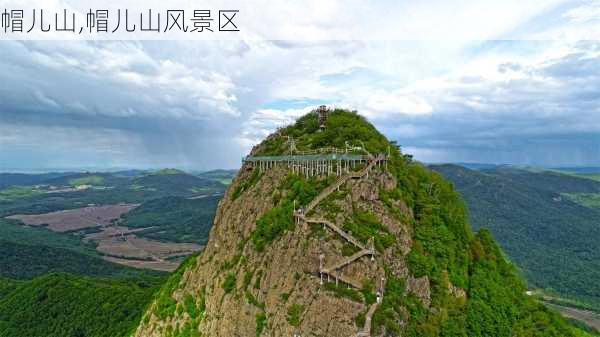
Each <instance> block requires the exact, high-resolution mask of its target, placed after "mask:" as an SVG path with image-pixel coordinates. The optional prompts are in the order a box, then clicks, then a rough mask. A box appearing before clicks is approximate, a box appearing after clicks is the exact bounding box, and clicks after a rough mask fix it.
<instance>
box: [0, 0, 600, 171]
mask: <svg viewBox="0 0 600 337" xmlns="http://www.w3.org/2000/svg"><path fill="white" fill-rule="evenodd" d="M351 2H352V4H354V5H348V4H349V2H344V1H342V0H339V1H326V2H323V1H319V2H317V1H314V2H313V1H307V2H306V4H307V6H306V8H307V9H306V10H307V11H309V12H310V13H314V15H312V16H309V17H308V18H307V17H306V16H304V15H300V16H294V15H293V13H292V14H290V11H291V9H290V8H288V7H286V5H285V4H279V5H277V6H279V7H273V6H271V7H270V10H271V11H276V10H280V11H283V12H285V11H287V13H288V14H289V15H292V16H287V17H286V18H287V19H286V20H283V19H281V21H280V22H279V24H280V25H281V27H282V30H283V31H284V33H282V37H286V38H287V39H279V37H281V36H277V38H278V39H277V40H272V39H270V38H271V37H272V36H270V35H269V34H268V33H265V34H263V37H262V38H261V36H260V35H258V37H257V35H252V36H250V35H248V34H240V35H239V36H240V38H239V39H234V40H215V41H0V170H2V171H7V170H21V171H24V170H48V169H75V168H86V169H110V168H158V167H178V168H183V169H194V170H206V169H213V168H236V167H238V166H239V164H240V159H241V157H242V156H243V155H244V154H246V153H247V151H248V150H249V148H250V147H251V146H252V144H255V143H256V142H258V141H260V139H262V138H263V137H265V136H266V135H267V134H269V133H270V132H272V131H273V130H274V129H275V128H276V127H278V126H281V125H285V124H287V123H290V122H292V121H293V120H294V119H295V118H297V117H298V116H300V115H302V114H304V113H306V112H308V111H310V110H311V109H312V108H314V107H315V106H317V105H319V104H327V105H330V106H336V107H345V108H351V109H356V110H358V111H359V112H360V113H361V114H363V115H365V116H367V117H368V119H369V120H370V121H372V122H373V123H374V124H375V125H376V126H377V127H378V128H379V129H380V130H381V131H382V132H383V133H384V134H385V135H387V136H388V137H389V138H390V139H394V140H397V141H398V142H399V144H401V145H402V147H403V149H404V151H405V152H408V153H412V154H413V155H414V156H415V158H417V159H419V160H421V161H425V162H479V163H510V164H519V165H538V166H542V165H543V166H584V165H585V166H592V165H596V166H600V42H598V40H597V38H598V37H597V36H598V35H597V33H598V32H600V30H598V28H599V27H600V2H598V1H549V2H547V3H546V5H544V6H543V7H540V6H539V5H536V4H535V2H531V3H529V2H528V1H518V2H512V1H504V2H502V3H500V4H496V5H495V7H490V6H488V7H486V6H483V7H482V6H481V5H480V4H481V2H476V1H473V2H469V1H461V2H460V6H458V5H457V6H455V7H452V6H451V7H448V6H447V5H442V4H441V3H437V2H436V3H432V4H431V6H430V7H424V6H423V5H422V4H421V2H419V4H416V2H414V1H412V2H406V3H404V2H403V7H402V8H401V10H400V9H398V8H395V9H394V10H395V11H391V12H390V13H387V14H388V15H384V14H386V6H384V5H383V4H385V2H381V3H379V4H378V5H379V9H378V11H379V12H377V13H378V15H380V16H379V17H378V18H377V20H374V19H373V18H371V19H369V20H366V21H361V20H362V19H361V17H362V15H363V13H364V10H365V6H367V3H366V2H364V1H358V0H356V1H354V0H353V1H351ZM278 3H282V2H278ZM394 3H397V2H394ZM410 3H414V5H410ZM388 5H389V6H395V5H393V4H388ZM294 6H295V7H296V8H299V5H298V4H297V2H296V3H295V5H294ZM0 7H1V6H0ZM301 7H302V6H301ZM424 8H426V11H425V9H424ZM425 12H426V13H425ZM242 13H243V11H242ZM338 16H339V17H341V18H343V20H341V23H340V24H339V25H347V26H348V27H349V30H343V29H341V28H343V27H340V26H339V25H338V24H336V23H335V22H337V21H335V20H332V19H331V18H332V17H338ZM313 21H314V22H313ZM332 21H334V22H332ZM290 22H291V23H290ZM359 23H368V24H369V25H373V27H375V28H374V31H375V32H377V31H379V30H382V31H387V32H390V31H391V32H393V31H394V30H396V31H402V32H404V34H400V35H398V36H396V37H393V36H388V35H382V36H383V37H384V38H385V40H382V39H378V35H377V33H373V34H374V35H366V34H365V31H364V30H361V31H357V32H356V34H357V35H356V36H358V38H356V39H351V38H352V36H353V35H352V34H350V35H349V37H350V38H348V35H344V36H342V34H341V33H340V31H342V32H344V34H348V33H347V32H348V31H352V30H351V28H350V27H354V26H356V25H357V24H359ZM294 24H295V25H294ZM242 29H243V27H242ZM411 31H419V32H420V34H421V35H423V36H419V34H417V37H418V38H417V39H408V38H407V36H406V32H411ZM382 34H383V33H382ZM295 37H297V38H295ZM331 37H333V38H334V39H329V38H331ZM324 39H326V40H324Z"/></svg>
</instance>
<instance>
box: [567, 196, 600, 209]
mask: <svg viewBox="0 0 600 337" xmlns="http://www.w3.org/2000/svg"><path fill="white" fill-rule="evenodd" d="M561 195H562V196H564V197H566V198H567V199H569V200H571V201H572V202H574V203H576V204H579V205H581V206H584V207H589V208H600V193H562V194H561Z"/></svg>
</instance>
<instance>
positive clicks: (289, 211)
mask: <svg viewBox="0 0 600 337" xmlns="http://www.w3.org/2000/svg"><path fill="white" fill-rule="evenodd" d="M330 183H331V180H329V179H324V180H316V179H312V178H311V179H306V178H304V177H303V176H299V175H296V174H290V175H289V176H288V177H287V178H286V179H285V180H284V182H283V183H282V184H281V186H280V187H279V188H278V193H277V194H276V195H275V196H274V198H273V199H274V200H273V202H274V204H275V206H274V207H273V208H271V209H270V210H268V211H267V212H266V213H265V214H263V215H262V216H261V217H260V218H259V219H258V220H257V221H256V229H255V230H254V231H253V232H252V234H251V236H250V240H251V241H252V243H253V244H254V247H255V248H256V249H257V250H258V251H262V250H263V249H264V248H265V247H266V245H267V244H269V243H271V242H272V241H273V240H275V239H277V238H279V237H280V236H282V235H283V234H284V233H285V232H287V231H289V230H292V229H293V228H294V217H293V212H294V203H295V205H296V208H299V207H302V206H305V205H306V204H308V203H309V202H310V201H311V200H312V199H313V198H314V197H315V196H317V194H319V192H320V191H321V190H322V189H324V188H325V187H327V185H328V184H330Z"/></svg>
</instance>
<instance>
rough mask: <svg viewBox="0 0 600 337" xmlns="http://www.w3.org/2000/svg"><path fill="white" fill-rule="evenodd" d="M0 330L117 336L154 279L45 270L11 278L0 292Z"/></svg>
mask: <svg viewBox="0 0 600 337" xmlns="http://www.w3.org/2000/svg"><path fill="white" fill-rule="evenodd" d="M2 283H5V282H3V281H2V280H0V336H2V337H4V336H6V337H14V336H20V337H39V336H73V337H75V336H81V337H84V336H85V337H104V336H106V337H119V336H127V335H129V334H130V333H131V332H132V331H133V330H134V329H135V327H136V326H137V324H138V323H139V320H140V317H141V316H142V313H143V310H144V309H145V308H146V306H147V304H148V303H149V301H150V300H151V298H152V293H153V292H154V290H155V287H156V281H154V280H149V281H143V280H139V281H136V282H132V281H127V282H125V281H116V280H107V279H98V278H89V277H82V276H74V275H69V274H48V275H45V276H41V277H38V278H36V279H33V280H31V281H27V282H22V283H18V284H16V285H15V284H13V285H11V286H10V287H12V291H11V292H10V293H8V294H6V295H4V296H1V292H2V289H3V286H2Z"/></svg>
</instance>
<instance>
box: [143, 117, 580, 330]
mask: <svg viewBox="0 0 600 337" xmlns="http://www.w3.org/2000/svg"><path fill="white" fill-rule="evenodd" d="M323 122H324V123H323ZM322 124H324V127H322ZM524 292H525V287H524V284H523V282H522V281H521V280H520V279H519V277H518V276H517V273H516V272H515V269H514V267H512V265H511V264H510V263H509V262H508V261H505V259H504V257H503V255H502V253H501V251H500V249H499V248H498V246H497V245H496V244H495V242H494V240H493V238H492V237H491V235H490V234H489V233H488V232H481V233H480V234H478V235H474V234H473V233H472V231H471V229H470V227H469V225H468V223H467V221H466V211H465V207H464V205H463V203H462V201H461V199H460V197H459V196H458V194H457V193H456V192H455V191H454V190H453V188H452V185H451V184H449V183H448V182H446V181H445V180H444V179H443V178H442V177H441V176H440V175H438V174H436V173H433V172H431V171H429V170H428V169H426V168H425V167H424V166H422V165H421V164H419V163H416V162H413V161H411V160H409V159H408V157H405V156H402V155H400V151H399V149H398V147H396V146H394V144H393V143H391V142H389V141H388V140H387V139H386V138H385V137H384V136H383V135H381V134H380V133H379V132H378V131H377V130H376V129H375V128H374V127H373V126H372V125H371V124H370V123H369V122H367V121H366V119H364V118H363V117H361V116H360V115H358V114H357V113H356V112H351V111H347V110H337V109H336V110H333V111H328V114H327V116H326V119H325V120H323V118H322V116H321V120H319V114H318V113H316V112H312V113H309V114H307V115H305V116H303V117H301V118H299V119H298V121H297V122H296V123H295V124H293V125H291V126H289V127H286V128H282V129H279V130H278V131H277V132H275V133H274V134H272V135H270V136H269V137H267V139H266V140H265V141H263V142H262V143H261V144H259V145H257V146H256V147H255V148H254V149H253V150H252V152H251V153H250V155H249V156H248V157H246V158H245V160H244V163H243V166H242V169H241V170H240V171H239V172H238V175H237V176H236V178H235V179H234V180H233V182H232V184H231V185H230V187H229V189H228V190H227V192H226V194H225V196H224V197H223V199H222V200H221V202H220V204H219V208H218V210H217V213H216V216H215V221H214V226H213V228H212V230H211V233H210V237H209V241H208V243H207V245H206V248H205V250H204V251H203V252H202V253H201V254H200V256H199V257H197V258H194V259H193V260H190V261H189V262H188V264H187V265H186V266H184V267H182V268H181V269H180V270H179V272H178V273H176V274H175V275H174V276H173V277H172V278H171V279H170V280H169V282H168V283H167V285H165V287H164V288H163V289H162V290H161V292H160V293H159V295H158V297H157V299H156V300H155V302H154V303H153V305H152V306H151V307H150V309H149V311H148V312H147V313H146V315H145V316H144V319H143V321H142V323H141V325H140V327H139V328H138V330H137V332H136V334H135V336H138V337H142V336H180V335H181V336H192V335H203V336H357V337H358V336H399V335H402V336H438V335H444V336H507V337H508V336H509V335H511V331H513V332H514V331H518V332H519V333H517V335H518V336H533V335H535V331H536V330H535V329H536V324H537V323H533V324H531V325H530V323H531V322H537V321H538V320H540V319H541V320H545V319H546V318H548V317H549V318H548V319H549V321H550V322H551V323H547V321H544V322H545V323H544V324H552V325H553V328H556V329H560V331H561V334H562V335H564V336H574V334H573V331H571V330H570V328H569V327H567V326H566V325H565V324H564V322H562V321H561V320H560V319H558V318H556V317H555V316H553V314H552V313H547V312H546V311H544V309H543V308H542V307H541V306H540V305H539V304H537V303H535V302H533V300H532V299H528V298H526V297H525V295H524ZM513 335H514V334H513Z"/></svg>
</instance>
